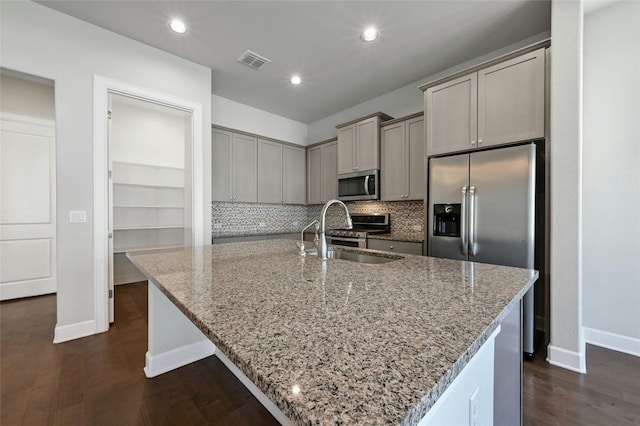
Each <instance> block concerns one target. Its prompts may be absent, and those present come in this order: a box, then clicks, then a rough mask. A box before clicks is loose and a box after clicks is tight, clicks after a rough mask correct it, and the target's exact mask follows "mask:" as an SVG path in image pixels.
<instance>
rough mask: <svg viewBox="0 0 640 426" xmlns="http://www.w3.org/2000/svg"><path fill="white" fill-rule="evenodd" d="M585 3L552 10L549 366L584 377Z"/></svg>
mask: <svg viewBox="0 0 640 426" xmlns="http://www.w3.org/2000/svg"><path fill="white" fill-rule="evenodd" d="M582 22H583V11H582V1H581V0H580V1H562V0H560V1H558V0H554V1H553V2H552V4H551V36H552V46H551V75H550V78H551V117H550V120H551V123H550V132H551V134H550V141H549V147H550V158H551V160H550V164H551V170H550V172H549V174H550V176H551V182H550V187H551V194H550V203H551V219H550V221H551V224H550V225H551V238H550V239H551V241H550V251H551V253H550V255H551V260H550V274H551V282H550V292H551V294H550V298H551V342H550V344H549V348H548V357H547V359H548V361H549V362H550V363H552V364H555V365H559V366H562V367H565V368H569V369H571V370H575V371H580V372H584V371H585V357H584V341H583V337H582V275H581V274H582V133H581V130H582V121H581V120H582Z"/></svg>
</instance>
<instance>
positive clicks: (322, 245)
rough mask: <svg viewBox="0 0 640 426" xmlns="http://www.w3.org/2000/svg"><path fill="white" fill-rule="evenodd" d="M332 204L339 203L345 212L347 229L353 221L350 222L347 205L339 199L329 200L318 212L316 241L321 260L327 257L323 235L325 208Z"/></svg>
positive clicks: (351, 226)
mask: <svg viewBox="0 0 640 426" xmlns="http://www.w3.org/2000/svg"><path fill="white" fill-rule="evenodd" d="M332 204H340V205H341V206H342V207H343V208H344V211H345V213H346V214H347V229H351V228H353V223H352V222H351V215H350V214H349V209H348V208H347V205H346V204H345V203H343V202H342V201H340V200H335V199H334V200H329V201H327V204H325V205H324V207H323V208H322V213H320V241H318V256H320V258H321V259H322V260H326V259H327V238H326V235H325V230H326V219H327V210H328V209H329V207H330V206H331V205H332Z"/></svg>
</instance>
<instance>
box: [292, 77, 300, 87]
mask: <svg viewBox="0 0 640 426" xmlns="http://www.w3.org/2000/svg"><path fill="white" fill-rule="evenodd" d="M300 83H302V79H301V78H300V76H299V75H294V76H292V77H291V84H296V85H297V84H300Z"/></svg>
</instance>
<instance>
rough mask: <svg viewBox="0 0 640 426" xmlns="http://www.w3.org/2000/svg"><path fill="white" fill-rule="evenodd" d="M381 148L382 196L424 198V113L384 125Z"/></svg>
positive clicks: (399, 199) (386, 199)
mask: <svg viewBox="0 0 640 426" xmlns="http://www.w3.org/2000/svg"><path fill="white" fill-rule="evenodd" d="M380 152H381V155H380V156H381V169H380V180H381V183H380V185H381V188H380V197H381V200H382V201H403V200H422V199H423V198H424V185H425V182H424V181H425V175H424V119H423V117H422V116H417V117H412V118H409V119H407V120H403V121H398V122H394V123H392V124H389V125H384V126H382V128H381V130H380Z"/></svg>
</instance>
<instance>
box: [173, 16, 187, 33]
mask: <svg viewBox="0 0 640 426" xmlns="http://www.w3.org/2000/svg"><path fill="white" fill-rule="evenodd" d="M169 27H170V28H171V29H172V30H173V31H175V32H177V33H178V34H184V33H186V32H187V25H186V24H185V23H184V22H182V21H181V20H179V19H172V20H170V21H169Z"/></svg>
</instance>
